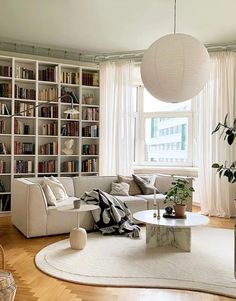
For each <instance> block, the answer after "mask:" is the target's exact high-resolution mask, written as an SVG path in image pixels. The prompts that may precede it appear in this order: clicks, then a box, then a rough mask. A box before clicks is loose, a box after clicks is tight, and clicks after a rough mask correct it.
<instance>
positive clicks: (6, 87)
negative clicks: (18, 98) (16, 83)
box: [0, 83, 12, 98]
mask: <svg viewBox="0 0 236 301" xmlns="http://www.w3.org/2000/svg"><path fill="white" fill-rule="evenodd" d="M11 96H12V88H11V83H0V97H6V98H10V97H11Z"/></svg>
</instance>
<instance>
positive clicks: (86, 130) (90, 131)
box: [82, 124, 99, 137]
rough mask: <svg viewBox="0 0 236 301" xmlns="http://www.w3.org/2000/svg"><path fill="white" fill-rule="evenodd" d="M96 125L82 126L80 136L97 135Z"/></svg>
mask: <svg viewBox="0 0 236 301" xmlns="http://www.w3.org/2000/svg"><path fill="white" fill-rule="evenodd" d="M98 135H99V132H98V125H97V124H94V125H87V126H85V127H83V128H82V136H83V137H98Z"/></svg>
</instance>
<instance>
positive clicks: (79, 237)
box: [57, 205, 99, 250]
mask: <svg viewBox="0 0 236 301" xmlns="http://www.w3.org/2000/svg"><path fill="white" fill-rule="evenodd" d="M98 208H99V207H98V206H96V205H81V206H80V208H78V209H75V208H74V206H73V205H68V206H62V207H59V208H57V210H59V211H65V212H71V213H75V212H76V213H77V227H76V228H74V229H72V230H71V232H70V246H71V249H73V250H82V249H83V248H84V247H85V245H86V242H87V232H86V230H85V229H84V228H81V227H80V226H79V214H80V212H84V211H92V210H96V209H98Z"/></svg>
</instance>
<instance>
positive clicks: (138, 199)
mask: <svg viewBox="0 0 236 301" xmlns="http://www.w3.org/2000/svg"><path fill="white" fill-rule="evenodd" d="M116 197H117V198H118V199H119V200H121V201H122V202H124V203H125V204H126V206H127V207H128V208H129V209H130V211H131V213H135V212H138V211H143V210H147V208H148V207H147V200H145V199H144V198H143V197H142V196H131V195H130V196H120V195H117V196H116Z"/></svg>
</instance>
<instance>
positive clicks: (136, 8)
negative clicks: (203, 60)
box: [0, 0, 236, 53]
mask: <svg viewBox="0 0 236 301" xmlns="http://www.w3.org/2000/svg"><path fill="white" fill-rule="evenodd" d="M0 4H1V11H0V16H1V17H0V41H9V42H17V43H27V44H33V45H36V46H50V47H54V48H62V49H65V48H66V49H71V50H72V49H73V50H81V51H86V52H93V53H94V52H95V53H109V52H127V51H134V50H143V49H146V48H148V47H149V46H150V44H151V43H152V42H154V41H155V40H157V39H158V38H160V37H161V36H163V35H165V34H168V33H172V32H173V10H174V0H0ZM177 32H184V33H186V34H190V35H193V36H194V37H196V38H198V39H199V40H201V41H202V42H203V43H205V44H209V43H210V44H212V43H228V42H233V41H236V0H177Z"/></svg>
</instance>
